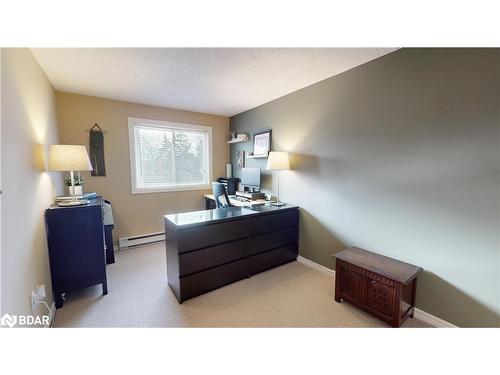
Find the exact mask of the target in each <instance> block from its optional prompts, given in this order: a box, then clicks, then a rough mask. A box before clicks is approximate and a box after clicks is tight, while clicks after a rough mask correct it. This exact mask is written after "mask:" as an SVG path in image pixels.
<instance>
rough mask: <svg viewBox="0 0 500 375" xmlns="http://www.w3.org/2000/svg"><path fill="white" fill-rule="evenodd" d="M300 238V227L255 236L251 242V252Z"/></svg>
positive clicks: (265, 249)
mask: <svg viewBox="0 0 500 375" xmlns="http://www.w3.org/2000/svg"><path fill="white" fill-rule="evenodd" d="M298 239H299V228H298V227H292V228H287V229H282V230H279V231H276V232H271V233H267V234H263V235H260V236H257V237H253V238H252V239H251V243H250V254H258V253H262V252H264V251H267V250H271V249H275V248H278V247H281V246H285V245H288V244H292V243H296V242H297V241H298Z"/></svg>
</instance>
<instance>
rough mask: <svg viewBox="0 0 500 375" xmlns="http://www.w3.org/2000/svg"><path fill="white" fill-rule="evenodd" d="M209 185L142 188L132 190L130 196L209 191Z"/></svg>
mask: <svg viewBox="0 0 500 375" xmlns="http://www.w3.org/2000/svg"><path fill="white" fill-rule="evenodd" d="M210 189H212V186H211V185H201V186H200V185H197V186H185V187H183V186H175V187H171V188H154V189H152V188H151V189H150V188H144V189H137V188H133V189H132V194H134V195H135V194H154V193H174V192H180V191H200V190H210Z"/></svg>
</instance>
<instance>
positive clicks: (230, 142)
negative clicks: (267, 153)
mask: <svg viewBox="0 0 500 375" xmlns="http://www.w3.org/2000/svg"><path fill="white" fill-rule="evenodd" d="M248 141H249V139H231V140H230V141H227V143H229V144H232V143H243V142H248Z"/></svg>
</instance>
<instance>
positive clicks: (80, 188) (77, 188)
mask: <svg viewBox="0 0 500 375" xmlns="http://www.w3.org/2000/svg"><path fill="white" fill-rule="evenodd" d="M69 195H73V186H69ZM75 195H76V196H77V197H78V196H81V195H83V186H75Z"/></svg>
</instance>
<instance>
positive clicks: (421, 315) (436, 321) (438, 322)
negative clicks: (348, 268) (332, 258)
mask: <svg viewBox="0 0 500 375" xmlns="http://www.w3.org/2000/svg"><path fill="white" fill-rule="evenodd" d="M297 261H298V262H300V263H303V264H305V265H306V266H309V267H311V268H313V269H315V270H317V271H321V272H325V273H328V274H330V275H335V270H332V269H330V268H328V267H325V266H322V265H321V264H318V263H316V262H313V261H312V260H309V259H307V258H304V257H303V256H300V255H299V256H298V257H297ZM414 311H415V312H414V315H413V316H414V317H415V318H416V319H418V320H421V321H422V322H424V323H427V324H430V325H431V326H433V327H436V328H458V327H457V326H456V325H454V324H451V323H450V322H447V321H446V320H443V319H441V318H438V317H437V316H434V315H432V314H429V313H428V312H425V311H423V310H420V309H418V308H416V307H415V310H414Z"/></svg>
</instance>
